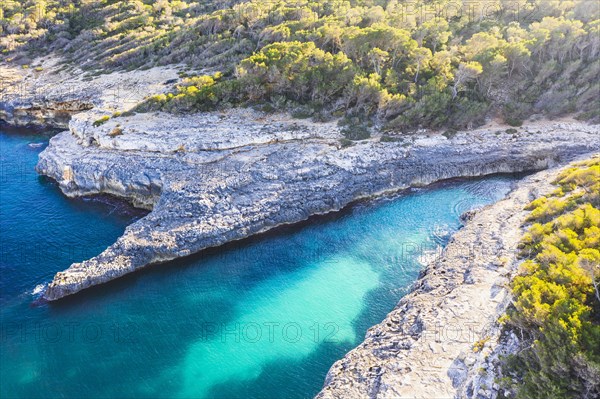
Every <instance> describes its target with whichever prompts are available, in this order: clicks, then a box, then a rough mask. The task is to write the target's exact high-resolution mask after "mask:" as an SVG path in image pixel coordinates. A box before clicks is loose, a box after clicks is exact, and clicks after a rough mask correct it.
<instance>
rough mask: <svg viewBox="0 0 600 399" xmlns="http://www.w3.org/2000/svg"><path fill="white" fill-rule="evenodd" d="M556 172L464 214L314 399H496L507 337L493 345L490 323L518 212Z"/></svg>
mask: <svg viewBox="0 0 600 399" xmlns="http://www.w3.org/2000/svg"><path fill="white" fill-rule="evenodd" d="M563 169H564V167H556V168H551V169H548V170H545V171H542V172H538V173H536V174H534V175H531V176H528V177H526V178H524V179H523V180H522V181H520V182H519V183H518V184H517V187H516V189H515V190H513V191H512V192H511V193H510V194H509V196H508V197H507V198H505V199H503V200H501V201H499V202H497V203H495V204H492V205H489V206H487V207H485V208H483V209H481V210H479V211H476V212H470V213H469V215H468V221H467V222H466V226H465V227H463V228H462V229H461V230H460V231H459V232H457V233H456V234H455V235H454V236H453V237H452V239H451V240H450V242H449V244H448V245H447V247H446V248H445V249H444V251H443V253H442V254H441V255H440V256H439V258H438V259H436V260H434V261H433V262H432V263H431V264H430V265H429V266H428V268H427V269H426V270H425V271H424V272H423V273H422V275H421V277H420V279H419V280H418V282H417V283H416V285H415V289H414V290H413V291H412V292H411V293H410V294H408V295H407V296H405V297H404V298H402V300H401V301H400V302H399V303H398V305H397V306H396V308H395V309H394V310H393V311H392V312H390V313H389V314H388V316H387V317H386V318H385V320H383V321H382V322H381V323H380V324H378V325H376V326H374V327H372V328H370V329H369V331H368V332H367V334H366V338H365V340H364V342H363V343H361V344H360V345H359V346H358V347H357V348H355V349H354V350H352V351H351V352H349V353H348V354H347V355H346V356H345V357H344V358H343V359H341V360H339V361H338V362H336V363H335V364H334V365H333V366H332V367H331V369H330V371H329V373H328V375H327V378H326V381H325V385H324V388H323V390H322V391H321V392H320V393H319V394H318V395H317V398H319V399H326V398H358V397H361V398H423V399H425V398H496V397H497V395H498V390H499V386H498V384H497V380H496V378H497V377H498V370H497V360H498V357H499V355H500V354H501V353H502V352H505V351H507V350H510V345H511V342H514V341H515V340H516V337H514V336H512V337H511V336H508V337H503V338H502V339H501V337H500V334H501V329H502V328H501V326H500V325H499V323H498V318H499V317H500V316H501V315H503V314H504V313H505V310H506V308H507V306H508V305H509V304H510V294H509V291H508V284H509V282H510V280H511V279H512V277H513V276H514V275H515V273H516V272H517V270H518V266H519V264H520V261H519V259H518V258H517V245H518V242H519V241H520V239H521V236H522V233H523V224H524V222H525V218H526V216H527V215H528V212H527V211H525V210H524V207H525V205H527V204H528V203H529V202H530V201H531V200H533V199H535V198H537V197H539V196H540V195H544V194H546V193H549V192H551V191H552V190H553V189H554V187H553V186H552V185H551V181H552V180H554V178H555V177H556V176H557V175H558V174H559V173H560V171H561V170H563Z"/></svg>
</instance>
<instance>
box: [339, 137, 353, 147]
mask: <svg viewBox="0 0 600 399" xmlns="http://www.w3.org/2000/svg"><path fill="white" fill-rule="evenodd" d="M340 145H341V146H342V148H347V147H350V146H353V145H354V142H353V141H352V140H348V139H340Z"/></svg>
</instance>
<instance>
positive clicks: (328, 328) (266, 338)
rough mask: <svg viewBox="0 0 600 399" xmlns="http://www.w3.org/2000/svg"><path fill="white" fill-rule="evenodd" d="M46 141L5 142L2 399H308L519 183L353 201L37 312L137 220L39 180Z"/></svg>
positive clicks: (0, 190) (0, 141) (506, 180)
mask: <svg viewBox="0 0 600 399" xmlns="http://www.w3.org/2000/svg"><path fill="white" fill-rule="evenodd" d="M48 138H49V135H48V134H43V133H35V132H32V131H29V132H24V131H19V132H6V131H3V132H0V167H1V170H0V179H1V180H0V183H1V186H0V249H1V258H0V259H1V262H0V325H1V340H0V397H2V398H37V397H60V398H108V397H111V398H137V397H149V398H163V397H164V398H173V397H181V398H203V397H215V398H227V399H229V398H283V397H290V398H308V397H312V396H313V395H314V394H316V393H317V392H318V391H319V389H320V387H321V386H322V384H323V380H324V377H325V374H326V373H327V370H328V369H329V367H330V366H331V365H332V364H333V363H334V362H335V361H336V360H337V359H339V358H341V357H343V355H344V354H345V353H346V352H347V351H348V350H350V349H351V348H353V347H354V346H356V345H357V344H358V343H359V342H360V341H361V340H362V338H363V337H364V334H365V332H366V330H367V328H368V327H370V326H371V325H373V324H376V323H378V322H379V321H381V320H382V319H383V318H384V317H385V315H386V314H387V313H388V312H389V311H390V310H391V309H392V308H393V307H394V305H395V304H396V303H397V301H398V300H399V299H400V298H401V297H402V296H403V295H404V294H406V292H407V290H408V289H409V287H410V285H411V283H413V282H414V281H415V279H416V278H417V276H418V272H419V270H420V268H421V267H422V263H424V262H425V261H426V260H427V259H428V258H430V257H431V256H432V253H434V252H435V250H436V248H439V247H440V246H442V245H444V243H445V242H446V241H447V239H448V237H449V236H450V235H451V234H452V233H453V232H454V231H456V230H457V229H458V228H459V227H460V222H459V216H460V214H461V213H463V212H464V211H466V210H468V209H471V208H473V207H478V206H481V205H484V204H489V203H491V202H494V201H496V200H498V199H500V198H502V197H503V196H504V195H505V194H506V193H507V192H508V191H509V189H510V186H511V184H512V183H513V182H514V181H515V178H513V177H507V176H495V177H488V178H485V179H478V180H472V181H455V182H448V183H443V184H438V185H435V186H433V187H430V188H426V189H420V190H412V191H411V192H408V193H403V194H401V195H397V196H395V197H393V198H387V199H384V200H378V201H370V202H365V203H360V204H357V205H354V206H352V207H351V208H349V209H347V210H346V211H344V212H341V213H338V214H336V215H332V216H328V217H320V218H316V219H314V220H311V221H310V222H309V223H305V224H303V225H300V226H294V227H288V228H282V229H277V230H276V231H275V232H273V233H269V234H265V235H262V236H260V237H257V238H253V239H249V240H245V241H242V242H240V243H237V244H231V245H227V246H225V247H222V248H218V249H214V250H210V251H206V252H204V253H202V254H200V255H197V256H193V257H190V258H187V259H184V260H179V261H175V262H171V263H168V264H163V265H160V266H154V267H150V268H147V269H145V270H143V271H141V272H138V273H134V274H133V275H130V276H127V277H125V278H122V279H120V280H117V281H115V282H112V283H110V284H107V285H104V286H100V287H97V288H94V289H90V290H88V291H87V292H83V293H81V294H80V295H76V296H74V297H71V298H67V299H66V300H63V301H59V302H57V303H53V304H45V305H36V304H34V302H35V300H36V296H37V293H38V292H39V291H40V290H41V288H42V287H43V285H44V284H46V283H48V282H49V281H50V280H51V279H52V276H53V275H54V273H56V272H57V271H60V270H62V269H65V268H67V267H68V266H69V265H70V264H71V263H72V262H75V261H81V260H83V259H86V258H89V257H91V256H94V255H96V254H98V253H99V252H101V251H102V250H103V249H104V248H105V247H106V246H108V245H109V244H111V243H112V242H113V241H114V240H115V239H116V238H117V237H118V236H119V235H120V234H121V233H122V232H123V230H124V228H125V226H126V225H127V224H128V223H131V222H132V221H133V220H135V219H136V218H139V217H141V216H142V214H141V213H139V212H134V211H132V210H131V209H130V208H128V207H127V206H124V205H123V204H120V203H119V202H117V201H114V200H107V199H87V200H71V199H67V198H66V197H64V196H63V195H62V194H61V193H60V191H59V190H58V188H57V187H56V185H55V184H54V183H53V182H51V181H48V180H47V179H45V178H42V177H39V176H38V175H37V174H36V173H35V171H34V169H33V168H34V166H35V164H36V162H37V156H38V153H39V152H40V151H41V150H42V149H43V148H44V146H45V145H46V144H47V142H48ZM32 143H33V144H34V145H30V144H32ZM36 143H43V144H42V145H40V146H38V145H35V144H36Z"/></svg>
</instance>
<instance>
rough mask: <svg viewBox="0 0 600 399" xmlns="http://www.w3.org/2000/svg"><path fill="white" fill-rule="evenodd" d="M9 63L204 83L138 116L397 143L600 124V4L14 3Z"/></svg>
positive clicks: (189, 85)
mask: <svg viewBox="0 0 600 399" xmlns="http://www.w3.org/2000/svg"><path fill="white" fill-rule="evenodd" d="M2 7H3V11H1V12H0V14H1V15H0V29H1V30H2V32H3V33H2V39H1V40H0V50H1V51H2V53H3V57H4V58H6V59H11V60H12V61H14V62H20V63H21V64H28V63H30V62H31V59H32V57H33V56H34V55H39V54H40V53H45V52H47V51H56V52H58V53H60V54H62V55H63V56H64V57H65V59H66V60H67V61H68V62H70V63H73V64H76V65H78V66H82V67H83V68H85V69H89V70H90V71H91V72H93V73H100V72H102V71H111V70H115V69H133V68H147V67H151V66H155V65H164V64H172V63H182V64H185V65H187V67H188V68H189V71H198V70H203V71H204V72H203V73H206V75H204V76H197V75H195V74H193V73H190V74H191V75H195V76H194V77H192V78H191V79H187V80H185V81H184V82H183V83H182V84H180V85H179V86H178V87H177V88H175V89H174V91H173V93H172V94H170V95H168V96H157V97H155V98H153V99H151V100H150V101H148V102H147V103H146V104H144V105H143V106H142V107H140V108H139V110H151V109H164V110H167V111H173V112H187V111H194V110H204V109H212V108H214V107H217V106H221V107H228V106H232V105H248V104H252V105H253V104H263V105H264V108H265V109H283V108H286V109H291V110H295V112H296V113H297V114H299V115H300V114H304V115H308V116H310V115H313V116H316V117H317V118H330V117H332V116H348V117H352V118H360V119H361V120H367V119H368V120H370V121H377V122H379V123H380V124H382V125H384V126H386V127H388V128H390V129H395V130H409V129H414V128H417V127H420V126H423V127H433V128H439V127H442V126H446V127H454V128H463V127H469V126H473V125H477V124H479V123H481V122H482V121H483V120H484V118H485V117H486V116H488V115H502V116H503V117H504V119H505V120H506V121H507V122H509V123H510V124H513V125H518V124H520V123H521V121H522V120H523V119H524V118H526V117H528V116H530V115H532V114H535V113H545V114H548V115H550V116H557V115H562V114H566V113H574V112H577V113H579V115H580V116H581V118H583V119H587V120H594V121H597V122H600V111H599V110H598V109H599V107H598V106H597V99H598V97H599V96H598V95H599V90H600V88H599V86H598V82H599V77H600V64H599V63H598V62H597V59H598V55H599V54H600V19H599V18H600V14H599V7H600V5H599V4H598V2H596V1H588V0H573V1H558V0H528V1H525V0H510V1H507V0H497V1H496V0H487V1H481V2H472V1H469V2H465V4H463V5H462V7H461V6H460V2H457V1H455V0H454V1H451V0H420V1H401V0H323V1H312V0H269V1H265V0H253V1H246V2H240V1H233V0H232V1H216V0H213V1H202V2H200V1H198V2H192V1H181V0H159V1H148V0H144V1H140V0H131V1H127V2H124V1H116V0H78V1H68V0H27V1H20V0H19V1H10V0H9V1H6V0H5V1H3V5H2Z"/></svg>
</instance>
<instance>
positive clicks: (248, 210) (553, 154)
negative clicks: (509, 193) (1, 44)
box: [0, 59, 600, 300]
mask: <svg viewBox="0 0 600 399" xmlns="http://www.w3.org/2000/svg"><path fill="white" fill-rule="evenodd" d="M54 62H55V61H54V60H52V59H49V60H48V61H47V62H46V64H48V67H45V68H44V71H43V72H39V73H36V72H31V71H27V72H25V73H24V72H23V71H20V70H17V69H9V68H3V70H2V71H3V72H2V73H3V82H4V85H3V91H2V101H1V102H0V109H2V114H1V115H0V117H1V118H2V119H4V120H6V121H7V122H9V123H12V124H16V125H25V124H32V123H33V124H47V125H51V126H55V127H60V126H62V123H63V122H62V119H60V118H59V120H55V119H53V118H52V115H53V114H52V112H51V111H49V110H54V109H56V108H57V107H58V106H59V104H71V106H70V108H69V109H70V111H69V115H68V117H69V122H68V130H67V131H64V132H62V133H59V134H58V135H56V136H55V137H53V138H52V139H51V140H50V145H49V146H48V148H46V149H45V150H44V152H43V153H42V154H41V155H40V159H39V163H38V165H37V170H38V172H40V173H41V174H44V175H47V176H49V177H51V178H53V179H55V180H56V181H57V182H58V184H59V186H60V188H61V190H62V191H63V192H64V193H65V194H66V195H68V196H72V197H74V196H84V195H93V194H112V195H115V196H118V197H122V198H125V199H128V200H130V201H131V202H132V203H133V204H134V205H136V206H138V207H142V208H146V209H148V210H151V212H150V213H149V214H148V215H147V216H146V217H144V218H142V219H140V220H138V221H137V222H135V223H134V224H132V225H130V226H129V227H128V228H127V229H126V231H125V233H124V234H123V236H122V237H121V238H119V239H118V240H117V242H115V243H114V244H113V245H111V246H110V247H109V248H107V249H106V250H105V251H104V252H102V253H101V254H99V255H98V256H96V257H94V258H92V259H90V260H87V261H84V262H82V263H75V264H73V265H71V267H70V268H68V269H67V270H65V271H63V272H59V273H57V275H56V276H55V278H54V280H53V281H52V283H50V284H49V286H48V289H47V291H46V292H45V294H44V296H45V298H46V299H48V300H56V299H59V298H62V297H64V296H67V295H70V294H73V293H76V292H78V291H81V290H83V289H85V288H88V287H91V286H94V285H98V284H101V283H104V282H107V281H110V280H113V279H115V278H118V277H120V276H123V275H125V274H127V273H130V272H133V271H135V270H137V269H139V268H142V267H144V266H147V265H150V264H155V263H160V262H165V261H169V260H172V259H175V258H178V257H182V256H187V255H190V254H193V253H195V252H198V251H200V250H202V249H205V248H209V247H215V246H218V245H222V244H224V243H227V242H230V241H233V240H238V239H242V238H245V237H248V236H251V235H253V234H257V233H260V232H264V231H267V230H269V229H271V228H273V227H276V226H279V225H283V224H289V223H296V222H299V221H303V220H306V219H307V218H309V217H310V216H312V215H317V214H323V213H327V212H332V211H337V210H340V209H341V208H343V207H344V206H346V205H348V204H350V203H351V202H353V201H356V200H358V199H361V198H365V197H370V196H375V195H378V194H381V193H386V192H393V191H397V190H401V189H405V188H407V187H410V186H420V185H426V184H430V183H433V182H435V181H439V180H443V179H449V178H454V177H471V176H482V175H487V174H492V173H504V172H522V171H535V170H542V169H546V168H548V167H551V166H554V165H558V164H562V163H565V162H567V161H569V160H570V159H572V158H573V157H575V156H577V155H580V154H584V153H589V152H592V151H597V150H599V149H600V141H599V140H598V128H597V127H595V126H589V125H585V124H581V123H577V122H573V121H570V122H565V121H562V122H555V123H552V122H537V123H535V122H533V123H530V124H528V125H526V126H525V127H523V128H519V129H514V130H507V129H506V127H504V128H499V127H484V128H481V129H478V130H473V131H467V132H459V133H457V134H455V135H453V136H452V137H445V136H443V135H441V134H439V133H435V132H429V133H427V132H421V133H415V134H413V135H407V136H398V139H397V141H393V142H382V141H380V138H379V136H380V135H378V134H377V133H375V134H374V137H373V138H371V139H369V140H364V141H361V142H357V143H356V144H355V145H353V146H350V147H345V148H344V147H342V145H341V144H340V138H342V137H343V136H342V134H341V132H340V128H339V127H338V126H337V124H336V123H334V122H332V123H314V122H311V121H308V120H297V119H292V118H290V117H288V116H286V115H268V114H263V113H260V112H256V111H253V110H248V109H241V110H230V111H227V112H212V113H202V114H192V115H185V116H177V115H172V114H164V113H152V114H129V113H125V114H123V115H120V113H121V112H123V111H127V110H128V109H130V108H131V107H133V106H134V105H135V104H136V103H137V102H138V101H140V100H141V99H143V98H144V97H145V96H147V95H148V94H149V93H156V92H161V91H165V90H166V89H167V88H168V87H169V86H168V85H167V84H166V83H168V82H171V83H172V82H173V80H175V81H176V80H177V73H176V70H175V69H165V68H154V69H151V70H148V71H137V72H125V73H117V72H115V73H112V74H109V75H102V76H99V77H94V78H86V79H82V78H81V76H80V75H78V74H77V73H70V74H69V75H67V76H65V74H64V73H56V72H49V71H50V70H51V68H52V65H54V64H53V63H54ZM7 81H8V82H11V84H10V85H6V82H7ZM40 82H46V84H45V85H41V84H40ZM52 82H54V85H53V84H52ZM65 87H70V88H71V89H70V90H65V89H64V88H65ZM27 93H30V95H27ZM88 108H89V109H88ZM74 109H77V110H81V109H84V111H81V112H76V111H74Z"/></svg>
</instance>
